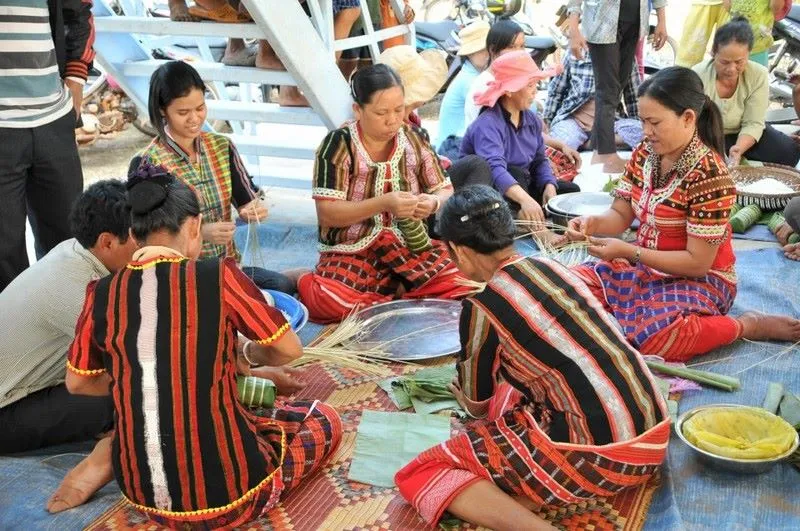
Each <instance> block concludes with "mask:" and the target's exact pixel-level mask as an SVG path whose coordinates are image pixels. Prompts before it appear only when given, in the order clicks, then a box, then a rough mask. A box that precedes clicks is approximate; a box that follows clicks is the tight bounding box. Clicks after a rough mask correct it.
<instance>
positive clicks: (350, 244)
mask: <svg viewBox="0 0 800 531" xmlns="http://www.w3.org/2000/svg"><path fill="white" fill-rule="evenodd" d="M351 92H352V96H353V99H354V100H355V102H356V103H355V104H354V105H353V110H354V112H355V115H356V118H357V119H356V120H355V121H352V122H349V123H347V124H345V126H344V127H342V128H340V129H337V130H335V131H331V132H330V133H329V134H328V136H326V137H325V139H324V140H323V141H322V144H321V145H320V146H319V148H318V149H317V158H316V164H315V168H314V173H315V176H314V189H313V191H312V196H313V198H314V200H315V201H316V205H317V217H318V218H319V248H320V251H321V253H320V254H321V256H320V260H319V263H318V264H317V267H316V269H315V271H314V272H313V273H307V274H305V275H303V276H301V277H300V279H299V280H298V285H297V290H298V292H299V293H300V299H301V300H302V301H303V303H304V304H305V305H306V307H308V311H309V313H310V316H311V319H312V320H313V321H317V322H336V321H340V320H341V319H342V318H343V317H345V316H346V315H348V314H349V313H352V312H353V311H354V310H356V309H357V308H359V307H362V306H367V305H370V304H375V303H380V302H386V301H390V300H392V299H395V298H400V297H406V298H423V297H433V298H445V299H451V298H457V297H461V296H464V295H466V294H467V293H469V292H470V291H471V288H469V287H466V286H465V285H464V284H463V283H459V281H458V280H459V273H458V270H457V269H456V267H455V265H453V262H452V260H450V257H449V256H448V255H447V250H446V249H445V248H444V246H443V245H442V243H441V242H439V241H436V240H431V239H430V237H429V234H428V230H427V220H428V218H429V217H431V216H432V215H433V214H435V213H436V211H437V210H438V209H439V206H440V205H441V204H442V203H443V202H444V201H445V200H447V198H448V197H450V195H451V194H452V193H453V189H452V186H451V185H450V180H449V178H448V177H447V175H446V174H445V173H444V172H443V171H442V168H441V166H440V164H439V159H438V157H437V156H436V153H435V152H434V151H433V148H432V147H431V146H430V144H429V143H428V141H427V139H426V138H425V137H424V136H423V135H422V134H421V133H419V132H418V131H417V130H416V129H415V128H414V127H412V126H410V125H408V124H406V123H404V120H405V119H406V117H407V113H406V107H405V99H404V91H403V85H402V82H401V80H400V78H399V76H398V75H397V73H396V72H395V71H394V70H392V69H391V68H390V67H388V66H386V65H384V64H379V65H374V66H370V67H367V68H362V69H359V70H358V71H357V72H356V73H355V74H354V75H353V78H352V80H351Z"/></svg>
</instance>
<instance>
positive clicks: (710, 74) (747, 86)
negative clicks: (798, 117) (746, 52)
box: [693, 59, 769, 141]
mask: <svg viewBox="0 0 800 531" xmlns="http://www.w3.org/2000/svg"><path fill="white" fill-rule="evenodd" d="M693 70H694V71H695V72H697V74H698V75H699V76H700V79H701V80H702V81H703V87H704V88H705V93H706V94H707V95H708V97H709V98H711V99H712V100H713V102H714V103H716V104H717V106H718V107H719V110H720V112H721V113H722V124H723V127H724V128H725V134H726V135H732V134H739V135H749V136H752V137H753V138H755V139H756V141H758V139H760V138H761V134H762V133H763V132H764V116H765V115H766V114H767V107H769V79H768V78H769V76H768V75H767V69H766V68H765V67H763V66H761V65H760V64H758V63H754V62H753V61H748V62H747V67H746V68H745V70H744V72H743V73H742V75H741V77H740V78H739V84H738V85H737V86H736V91H735V92H734V93H733V96H731V97H730V98H725V99H723V98H721V97H720V96H719V94H718V93H717V71H716V70H715V69H714V61H713V59H709V60H706V61H703V62H702V63H700V64H699V65H697V66H695V67H694V68H693Z"/></svg>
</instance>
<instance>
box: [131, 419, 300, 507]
mask: <svg viewBox="0 0 800 531" xmlns="http://www.w3.org/2000/svg"><path fill="white" fill-rule="evenodd" d="M274 426H277V427H278V429H280V430H281V460H280V464H279V465H278V466H277V467H275V470H273V471H272V472H271V473H270V474H269V475H268V476H267V477H265V478H264V479H263V480H262V481H261V482H260V483H259V484H258V485H256V486H255V487H253V488H252V489H250V490H248V491H247V492H245V493H244V495H243V496H242V497H241V498H239V499H237V500H234V501H232V502H231V503H229V504H228V505H223V506H222V507H212V508H210V509H200V510H197V511H185V512H176V511H165V510H163V509H154V508H152V507H147V506H145V505H139V504H136V503H134V502H132V501H131V500H129V499H128V498H127V496H125V495H123V496H122V497H123V498H125V501H127V502H128V503H130V504H131V505H133V506H134V507H135V508H136V509H139V510H140V511H142V512H145V513H148V514H155V515H158V516H165V517H167V518H170V517H176V518H188V517H192V516H205V515H212V514H215V513H221V512H225V511H231V510H233V509H236V508H237V507H239V506H240V505H242V504H244V503H246V502H247V501H249V500H250V498H252V497H253V496H255V495H256V493H257V492H258V491H260V490H261V489H262V488H263V487H264V486H265V485H266V484H267V482H269V481H272V479H273V478H274V477H275V474H277V473H279V472H281V470H282V469H283V460H284V458H285V457H286V432H285V431H284V430H283V427H282V426H281V425H280V424H274Z"/></svg>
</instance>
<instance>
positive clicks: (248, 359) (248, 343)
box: [242, 341, 261, 367]
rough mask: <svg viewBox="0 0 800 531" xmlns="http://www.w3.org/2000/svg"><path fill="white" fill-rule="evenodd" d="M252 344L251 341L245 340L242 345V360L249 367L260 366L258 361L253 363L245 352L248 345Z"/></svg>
mask: <svg viewBox="0 0 800 531" xmlns="http://www.w3.org/2000/svg"><path fill="white" fill-rule="evenodd" d="M252 344H253V342H252V341H247V343H245V344H244V346H243V347H242V357H244V361H246V362H247V363H248V364H249V365H250V367H260V366H261V364H260V363H253V360H251V359H250V356H249V355H248V354H247V351H248V349H249V347H250V345H252Z"/></svg>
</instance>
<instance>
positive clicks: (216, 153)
mask: <svg viewBox="0 0 800 531" xmlns="http://www.w3.org/2000/svg"><path fill="white" fill-rule="evenodd" d="M195 149H196V151H197V163H193V162H192V160H191V158H190V157H189V155H188V154H187V153H186V152H185V151H183V149H181V147H180V146H179V145H178V144H177V143H176V142H175V141H174V140H172V138H170V137H169V135H167V136H166V138H165V139H163V140H162V139H161V138H160V137H156V138H154V139H153V141H152V142H150V145H149V146H147V147H146V148H145V149H144V151H142V153H141V155H140V156H139V157H137V158H136V159H134V161H133V163H132V165H135V166H138V165H139V164H140V163H141V162H149V163H150V164H152V165H154V166H163V167H164V168H166V170H167V171H169V172H170V173H171V174H172V175H174V176H175V177H177V178H178V179H180V180H181V181H183V182H184V183H186V184H187V185H189V186H190V187H192V188H193V189H194V190H195V192H196V193H197V197H198V198H199V199H200V211H201V213H202V214H203V223H214V222H218V221H231V206H235V207H237V208H239V207H242V206H244V205H246V204H248V203H250V202H251V201H253V200H254V199H255V198H256V197H258V192H259V190H258V187H256V185H255V184H254V183H253V180H252V178H251V177H250V174H249V173H248V172H247V169H246V168H245V166H244V162H242V159H241V157H240V156H239V153H238V151H236V147H235V146H234V145H233V143H232V142H231V141H230V140H229V139H228V138H227V137H224V136H222V135H218V134H215V133H205V132H204V133H200V136H199V137H197V140H196V147H195ZM137 159H138V160H137ZM226 256H233V257H237V256H238V255H237V252H236V247H235V246H234V244H233V242H230V243H229V244H228V245H215V244H213V243H210V242H203V252H202V254H201V255H200V257H201V258H211V257H218V258H225V257H226Z"/></svg>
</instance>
